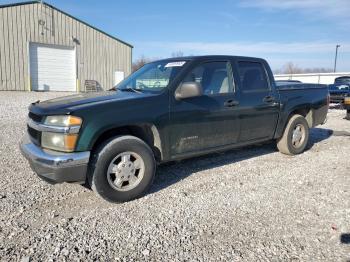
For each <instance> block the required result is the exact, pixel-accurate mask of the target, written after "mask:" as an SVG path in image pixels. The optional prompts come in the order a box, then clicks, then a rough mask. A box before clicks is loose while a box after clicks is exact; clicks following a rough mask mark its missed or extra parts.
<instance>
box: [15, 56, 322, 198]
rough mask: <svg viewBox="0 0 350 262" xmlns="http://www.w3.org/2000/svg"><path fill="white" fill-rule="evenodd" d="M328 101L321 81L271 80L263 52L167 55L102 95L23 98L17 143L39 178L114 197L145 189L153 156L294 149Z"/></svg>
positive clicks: (302, 142) (298, 147) (162, 158)
mask: <svg viewBox="0 0 350 262" xmlns="http://www.w3.org/2000/svg"><path fill="white" fill-rule="evenodd" d="M328 106H329V93H328V89H327V86H325V85H314V84H295V85H283V86H280V87H276V84H275V80H274V78H273V75H272V72H271V70H270V67H269V65H268V64H267V62H266V61H265V60H263V59H259V58H248V57H237V56H200V57H182V58H171V59H165V60H160V61H155V62H151V63H149V64H146V65H145V66H143V67H142V68H141V69H139V70H138V71H136V72H135V73H133V74H131V75H130V76H129V77H127V78H126V79H125V80H124V81H122V82H121V83H120V84H119V85H117V86H115V87H114V88H112V89H111V90H110V91H107V92H100V93H80V94H76V95H72V96H68V97H63V98H57V99H52V100H48V101H44V102H35V103H33V104H31V105H30V106H29V118H28V136H27V138H24V140H23V142H22V143H21V150H22V153H23V155H24V156H25V157H26V158H27V159H28V161H29V163H30V165H31V167H32V169H33V170H34V171H35V172H36V173H37V174H38V175H39V176H40V177H41V178H43V179H44V180H46V181H48V182H50V183H61V182H78V183H87V184H88V185H90V186H91V188H92V189H93V190H94V191H95V192H97V194H99V195H100V196H101V197H103V198H104V199H106V200H108V201H111V202H123V201H128V200H132V199H135V198H137V197H140V196H142V195H143V194H145V193H146V192H147V190H148V189H149V188H150V186H151V184H152V181H153V178H154V175H155V171H156V166H157V165H158V164H160V163H164V162H168V161H173V160H180V159H184V158H190V157H194V156H198V155H202V154H207V153H211V152H217V151H223V150H228V149H231V148H237V147H242V146H246V145H251V144H256V143H261V142H264V141H276V143H277V148H278V149H279V151H281V152H282V153H285V154H288V155H295V154H299V153H302V152H303V151H304V150H305V148H306V145H307V143H308V139H309V129H310V128H312V127H314V126H316V125H319V124H323V123H324V122H325V120H326V115H327V111H328Z"/></svg>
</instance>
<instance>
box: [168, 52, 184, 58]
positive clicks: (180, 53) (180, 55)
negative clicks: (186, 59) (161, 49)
mask: <svg viewBox="0 0 350 262" xmlns="http://www.w3.org/2000/svg"><path fill="white" fill-rule="evenodd" d="M183 56H184V53H183V52H182V51H176V52H172V53H171V57H183Z"/></svg>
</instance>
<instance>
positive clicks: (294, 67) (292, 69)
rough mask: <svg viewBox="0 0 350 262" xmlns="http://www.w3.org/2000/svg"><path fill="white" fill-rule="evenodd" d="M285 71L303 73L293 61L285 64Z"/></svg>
mask: <svg viewBox="0 0 350 262" xmlns="http://www.w3.org/2000/svg"><path fill="white" fill-rule="evenodd" d="M282 71H283V73H285V74H290V75H292V74H300V73H302V71H303V70H302V69H301V68H299V67H298V66H297V65H295V64H293V62H288V63H286V64H285V65H284V66H283V69H282Z"/></svg>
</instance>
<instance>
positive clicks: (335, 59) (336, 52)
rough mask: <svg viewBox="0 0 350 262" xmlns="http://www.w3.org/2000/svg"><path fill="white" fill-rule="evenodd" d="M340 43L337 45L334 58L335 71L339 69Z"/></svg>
mask: <svg viewBox="0 0 350 262" xmlns="http://www.w3.org/2000/svg"><path fill="white" fill-rule="evenodd" d="M339 47H340V45H336V46H335V58H334V73H335V71H336V70H337V57H338V48H339Z"/></svg>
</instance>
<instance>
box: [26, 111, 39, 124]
mask: <svg viewBox="0 0 350 262" xmlns="http://www.w3.org/2000/svg"><path fill="white" fill-rule="evenodd" d="M28 117H29V118H30V119H32V120H33V121H35V122H41V120H42V119H43V117H42V116H39V115H36V114H34V113H32V112H29V114H28Z"/></svg>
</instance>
